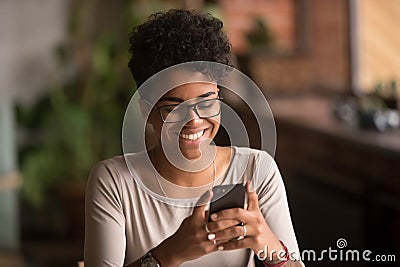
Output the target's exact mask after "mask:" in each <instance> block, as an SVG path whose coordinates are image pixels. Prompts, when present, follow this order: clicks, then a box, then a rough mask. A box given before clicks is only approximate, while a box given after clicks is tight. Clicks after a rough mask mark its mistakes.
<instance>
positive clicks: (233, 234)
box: [208, 182, 283, 256]
mask: <svg viewBox="0 0 400 267" xmlns="http://www.w3.org/2000/svg"><path fill="white" fill-rule="evenodd" d="M246 188H247V195H248V208H247V210H246V209H241V208H234V209H227V210H223V211H220V212H217V213H215V214H211V220H212V222H210V223H208V228H209V230H210V231H211V232H212V233H214V234H215V240H216V241H217V244H218V249H219V250H222V249H223V250H234V249H239V248H251V249H252V250H253V251H254V253H257V252H258V251H260V250H264V249H265V246H267V248H268V251H271V250H275V251H280V250H281V249H283V247H282V244H281V243H280V241H279V239H278V238H277V237H276V236H275V234H274V233H273V232H272V231H271V229H270V228H269V226H268V224H267V222H266V221H265V219H264V216H263V214H262V213H261V210H260V208H259V206H258V195H257V193H256V192H254V191H252V190H251V188H250V183H249V182H248V183H247V185H246ZM238 222H241V223H243V225H244V226H245V228H246V235H245V237H244V238H243V239H241V240H237V238H238V237H239V236H243V235H244V231H245V230H244V226H243V225H238ZM221 229H222V230H221ZM268 256H269V255H268ZM275 256H276V253H275Z"/></svg>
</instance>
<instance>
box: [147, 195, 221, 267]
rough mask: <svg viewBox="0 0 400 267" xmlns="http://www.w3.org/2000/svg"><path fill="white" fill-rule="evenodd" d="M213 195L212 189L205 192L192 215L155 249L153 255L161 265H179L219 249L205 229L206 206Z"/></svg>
mask: <svg viewBox="0 0 400 267" xmlns="http://www.w3.org/2000/svg"><path fill="white" fill-rule="evenodd" d="M211 197H212V192H211V191H207V192H206V193H204V194H203V195H202V196H201V197H200V199H199V201H198V204H197V205H196V207H195V208H194V209H193V213H192V215H190V216H189V217H187V218H186V219H184V220H183V222H182V224H181V225H180V227H179V229H178V230H177V231H176V232H175V233H174V234H173V235H171V236H170V237H168V238H167V239H165V240H164V241H163V242H162V243H161V244H160V245H158V246H157V247H156V248H154V249H153V255H154V257H155V258H156V259H157V260H158V261H160V264H161V266H163V267H164V266H179V265H180V264H182V263H183V262H186V261H189V260H194V259H197V258H199V257H201V256H204V255H206V254H208V253H211V252H214V251H216V250H217V246H216V245H215V244H214V242H213V241H212V240H209V237H208V235H209V233H208V232H207V231H206V229H205V224H206V223H207V220H208V218H207V216H206V211H205V208H206V205H207V203H208V202H209V201H210V199H211Z"/></svg>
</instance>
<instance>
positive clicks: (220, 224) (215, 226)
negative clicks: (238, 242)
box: [207, 220, 241, 233]
mask: <svg viewBox="0 0 400 267" xmlns="http://www.w3.org/2000/svg"><path fill="white" fill-rule="evenodd" d="M239 223H241V222H240V221H238V220H220V221H216V222H209V223H207V227H208V229H209V231H210V232H212V233H214V232H218V231H221V230H224V229H226V228H229V227H232V226H235V225H238V224H239Z"/></svg>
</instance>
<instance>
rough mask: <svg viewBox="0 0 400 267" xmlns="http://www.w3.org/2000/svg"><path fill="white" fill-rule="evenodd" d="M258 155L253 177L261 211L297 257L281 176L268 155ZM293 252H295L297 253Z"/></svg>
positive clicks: (297, 251)
mask: <svg viewBox="0 0 400 267" xmlns="http://www.w3.org/2000/svg"><path fill="white" fill-rule="evenodd" d="M258 156H259V158H258V164H256V169H255V173H254V176H253V179H256V182H257V183H258V184H259V186H258V187H257V188H256V191H257V193H258V197H259V205H260V208H261V211H262V213H263V214H264V217H265V220H266V221H267V223H268V225H269V227H270V228H271V230H272V231H273V232H274V233H275V235H276V236H277V237H278V238H279V239H280V240H282V241H283V242H284V243H285V245H286V246H287V248H288V250H289V252H290V253H291V254H292V255H293V256H295V257H296V258H297V257H298V256H299V248H298V245H297V240H296V235H295V232H294V229H293V225H292V220H291V217H290V211H289V206H288V201H287V196H286V190H285V185H284V183H283V179H282V176H281V174H280V172H279V169H278V167H277V165H276V163H275V161H274V159H273V158H272V157H271V156H270V155H268V154H267V153H266V152H261V153H260V154H259V155H258ZM260 179H261V180H260ZM293 253H297V255H295V254H293Z"/></svg>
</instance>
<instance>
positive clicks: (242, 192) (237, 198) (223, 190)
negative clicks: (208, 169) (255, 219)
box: [208, 184, 247, 221]
mask: <svg viewBox="0 0 400 267" xmlns="http://www.w3.org/2000/svg"><path fill="white" fill-rule="evenodd" d="M212 191H213V197H212V199H211V203H210V209H209V211H210V212H209V215H211V214H213V213H215V212H218V211H221V210H225V209H232V208H245V205H246V204H247V193H246V186H245V185H244V184H228V185H217V186H214V188H213V189H212ZM208 221H210V217H209V219H208Z"/></svg>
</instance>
